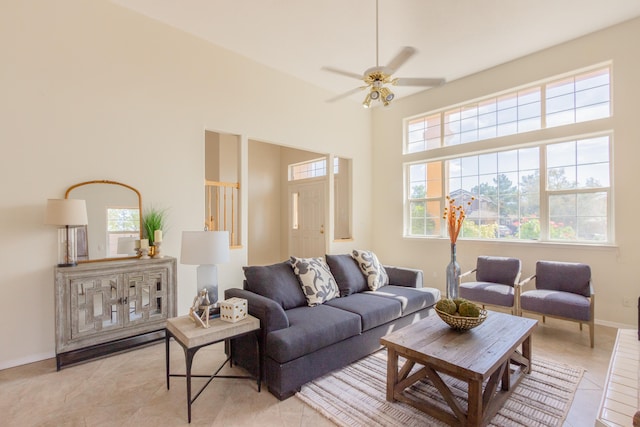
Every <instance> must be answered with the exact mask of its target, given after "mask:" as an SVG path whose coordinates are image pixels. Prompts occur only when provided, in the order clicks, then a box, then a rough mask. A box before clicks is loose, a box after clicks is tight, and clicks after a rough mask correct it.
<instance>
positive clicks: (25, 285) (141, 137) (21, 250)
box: [0, 0, 371, 369]
mask: <svg viewBox="0 0 640 427" xmlns="http://www.w3.org/2000/svg"><path fill="white" fill-rule="evenodd" d="M0 57H1V58H2V67H0V93H2V96H1V97H0V116H1V117H2V126H0V144H2V145H1V146H2V156H0V181H1V182H2V186H1V187H0V236H1V238H0V257H1V259H2V274H0V292H1V294H2V298H0V336H1V337H2V342H3V344H2V351H1V352H0V369H1V368H6V367H9V366H14V365H18V364H23V363H28V362H31V361H35V360H40V359H43V358H48V357H52V356H53V355H54V299H53V289H54V287H53V266H54V264H55V262H56V257H57V255H56V230H55V228H52V227H49V226H45V225H44V224H43V222H44V207H45V203H46V199H47V198H55V197H62V196H64V191H65V189H66V188H67V187H69V186H70V185H72V184H74V183H77V182H81V181H87V180H92V179H111V180H115V181H119V182H124V183H127V184H129V185H132V186H134V187H136V188H137V189H138V190H139V191H140V192H141V194H142V201H143V205H149V204H153V205H154V206H158V207H166V208H167V209H168V213H169V218H168V220H169V230H168V232H167V233H166V235H165V238H164V243H163V252H165V253H166V254H167V255H173V256H176V257H179V250H180V235H181V232H182V231H183V230H200V229H201V228H202V223H203V218H202V212H203V211H204V200H203V196H202V193H203V190H202V183H203V180H204V132H205V130H212V131H216V132H220V133H228V134H235V135H238V136H239V139H240V145H241V153H240V162H241V163H242V164H243V169H242V170H241V171H240V172H241V173H240V181H241V185H244V184H245V183H246V182H247V180H248V171H247V160H248V157H247V153H246V151H247V149H248V140H249V139H250V138H256V139H258V140H264V141H273V142H276V143H278V144H283V145H286V146H291V147H298V148H300V149H304V150H310V151H322V152H333V153H335V154H337V155H341V156H345V157H351V158H355V157H357V154H358V153H361V152H364V153H369V152H370V151H371V150H370V144H371V134H370V114H369V113H368V112H366V111H363V109H361V108H358V106H357V104H356V103H352V102H348V101H347V102H341V103H333V104H327V103H326V102H324V101H325V99H327V98H329V97H330V96H332V94H331V93H329V92H327V91H325V90H321V89H319V88H317V87H314V86H312V85H309V84H306V83H303V82H302V81H299V80H296V79H292V78H291V77H289V76H287V75H284V74H281V73H278V72H275V71H274V70H272V69H269V68H266V67H263V66H260V65H258V64H256V63H253V62H251V61H249V60H247V59H246V58H243V57H240V56H237V55H235V54H232V53H230V52H228V51H226V50H224V49H221V48H218V47H216V46H212V45H210V44H208V43H206V42H204V41H202V40H199V39H196V38H194V37H192V36H190V35H187V34H185V33H182V32H180V31H177V30H175V29H173V28H171V27H168V26H165V25H162V24H160V23H158V22H155V21H153V20H151V19H148V18H145V17H143V16H141V15H138V14H136V13H134V12H132V11H130V10H127V9H124V8H121V7H119V6H117V5H114V4H112V3H110V2H108V1H106V0H92V1H85V0H58V1H55V2H52V1H48V0H23V1H15V2H14V1H11V2H9V1H5V2H1V3H0ZM275 99H277V100H278V103H277V104H274V103H273V100H275ZM326 123H332V126H326ZM354 175H355V179H358V180H360V181H363V182H366V181H367V180H368V179H369V177H370V175H371V169H370V157H369V154H367V155H366V156H365V158H364V161H362V163H360V164H358V165H357V167H354ZM370 196H371V189H370V188H369V187H368V186H366V187H363V188H362V189H361V191H360V192H359V193H358V195H357V200H356V205H357V206H362V207H363V208H362V209H359V210H358V211H356V212H355V215H357V216H359V217H362V218H363V219H362V220H360V221H359V222H358V223H357V224H356V231H357V232H356V235H357V236H358V238H359V239H360V240H358V241H357V242H358V244H359V245H362V246H363V247H367V246H369V245H370V241H369V240H368V239H369V235H370V233H369V230H370V225H371V219H370V215H369V213H368V210H367V209H365V207H366V206H367V204H368V201H369V200H370ZM242 197H243V206H246V196H245V195H242ZM242 222H243V227H245V228H244V229H246V226H247V213H246V211H244V212H243V217H242ZM246 248H247V241H246V236H243V249H240V250H234V251H232V252H233V253H232V261H231V262H230V263H229V264H225V265H221V266H220V269H219V279H220V282H221V288H222V290H221V292H222V291H223V290H224V289H225V288H228V287H235V286H241V283H242V270H241V268H240V266H242V265H246V264H247V251H246ZM195 278H196V273H195V267H193V266H187V265H181V264H179V265H178V312H179V314H185V313H186V312H187V311H188V307H189V305H190V304H191V301H192V300H193V296H194V295H195Z"/></svg>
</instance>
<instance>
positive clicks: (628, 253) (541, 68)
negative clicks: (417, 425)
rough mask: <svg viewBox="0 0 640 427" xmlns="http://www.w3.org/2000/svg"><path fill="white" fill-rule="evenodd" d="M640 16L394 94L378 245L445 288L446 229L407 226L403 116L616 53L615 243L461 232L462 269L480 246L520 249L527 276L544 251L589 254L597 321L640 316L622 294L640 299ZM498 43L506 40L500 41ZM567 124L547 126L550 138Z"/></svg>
mask: <svg viewBox="0 0 640 427" xmlns="http://www.w3.org/2000/svg"><path fill="white" fill-rule="evenodd" d="M637 40H640V19H636V20H633V21H630V22H627V23H624V24H622V25H618V26H615V27H612V28H610V29H607V30H605V31H601V32H598V33H594V34H592V35H589V36H587V37H583V38H580V39H578V40H575V41H572V42H570V43H566V44H563V45H559V46H556V47H554V48H551V49H548V50H545V51H542V52H539V53H536V54H534V55H530V56H527V57H524V58H522V59H519V60H516V61H513V62H510V63H507V64H504V65H500V66H498V67H495V68H492V69H490V70H487V71H484V72H481V73H478V74H475V75H472V76H469V77H467V78H463V79H460V80H457V81H453V82H449V83H447V84H446V85H445V86H442V87H440V88H437V89H433V90H429V91H426V92H422V93H420V94H417V95H414V96H412V97H408V98H405V99H401V100H399V101H398V102H394V106H393V108H391V109H386V110H383V109H375V110H374V112H373V118H374V120H373V128H374V131H373V140H374V148H373V169H374V171H375V173H374V175H373V184H374V188H375V194H376V197H379V198H380V199H382V200H384V201H385V203H384V204H383V205H382V206H384V208H383V209H382V208H381V209H374V230H375V232H374V233H373V239H374V248H375V250H376V252H379V256H380V258H382V260H384V262H388V263H392V264H393V263H402V264H405V265H409V266H413V267H416V268H421V269H423V270H424V272H425V277H426V281H427V282H428V283H429V284H431V285H433V286H435V287H438V288H440V289H441V290H444V283H445V279H444V270H445V266H446V264H447V263H448V261H449V241H448V240H447V239H436V240H434V239H406V238H403V237H402V235H403V233H402V230H403V229H402V227H403V220H402V216H403V170H402V162H403V161H404V158H403V156H402V119H403V118H404V117H410V116H413V115H416V114H420V113H424V112H427V111H431V110H435V109H439V108H442V107H445V106H449V105H453V104H457V103H459V102H463V101H465V100H470V99H474V98H478V97H482V96H485V95H488V94H492V93H496V92H500V91H503V90H507V89H510V88H514V87H517V86H520V85H525V84H528V83H530V82H534V81H537V80H540V79H545V78H548V77H551V76H554V75H557V74H561V73H565V72H569V71H572V70H576V69H580V68H582V67H587V66H590V65H593V64H597V63H601V62H603V61H609V60H612V61H613V77H612V82H613V108H614V114H613V118H612V119H611V120H610V121H609V122H610V123H611V125H612V129H613V131H614V142H613V153H614V155H613V159H612V162H611V164H612V165H613V170H614V179H613V182H614V194H613V197H614V214H615V216H614V218H615V227H616V233H615V240H616V244H615V246H612V247H589V246H580V245H561V244H536V243H506V242H480V241H465V240H462V241H458V245H457V246H458V251H457V252H458V260H459V262H460V263H461V265H462V268H463V271H464V270H469V269H471V268H472V267H473V266H474V265H475V260H476V257H477V256H478V255H482V254H485V255H510V256H517V257H519V258H521V259H522V262H523V277H527V276H528V275H531V274H533V272H534V269H535V262H536V260H539V259H548V260H566V261H577V262H586V263H588V264H590V265H591V267H592V270H593V279H594V286H595V292H596V295H597V296H596V321H597V322H599V323H604V324H611V325H620V324H625V325H635V324H636V323H637V308H636V303H635V302H634V303H633V304H632V306H631V307H624V306H623V304H622V302H623V298H624V297H633V300H634V301H637V297H638V296H639V295H640V276H639V275H638V269H637V266H638V262H639V261H640V245H639V244H638V242H639V241H640V226H639V225H638V223H639V221H638V218H637V216H638V212H640V199H639V198H638V182H639V181H640V179H639V178H640V169H639V168H638V158H640V144H638V142H639V141H640V127H638V123H637V122H638V119H637V116H638V100H639V99H640V83H639V80H638V76H640V56H639V55H637V54H636V48H635V43H636V42H637ZM497 48H499V46H498V47H497ZM561 132H562V129H560V128H555V129H552V130H549V131H547V132H541V133H540V137H541V138H544V139H552V138H554V137H555V136H557V135H558V134H559V133H561Z"/></svg>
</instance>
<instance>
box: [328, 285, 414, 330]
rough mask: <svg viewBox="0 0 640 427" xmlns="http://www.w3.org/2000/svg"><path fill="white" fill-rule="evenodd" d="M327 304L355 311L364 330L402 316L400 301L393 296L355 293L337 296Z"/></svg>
mask: <svg viewBox="0 0 640 427" xmlns="http://www.w3.org/2000/svg"><path fill="white" fill-rule="evenodd" d="M327 305H329V306H331V307H336V308H339V309H341V310H346V311H349V312H351V313H355V314H357V315H358V316H360V318H361V319H362V331H363V332H364V331H368V330H369V329H373V328H375V327H376V326H380V325H383V324H385V323H387V322H390V321H392V320H395V319H397V318H398V317H400V316H402V305H401V303H400V301H398V300H394V299H391V298H377V297H375V296H373V295H367V294H365V293H359V294H353V295H350V296H349V297H345V298H336V299H334V300H331V301H329V302H327Z"/></svg>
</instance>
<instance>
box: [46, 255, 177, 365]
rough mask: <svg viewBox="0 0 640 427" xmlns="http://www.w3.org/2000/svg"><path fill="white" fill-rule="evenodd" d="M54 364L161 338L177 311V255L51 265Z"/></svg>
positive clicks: (85, 358)
mask: <svg viewBox="0 0 640 427" xmlns="http://www.w3.org/2000/svg"><path fill="white" fill-rule="evenodd" d="M55 283H56V284H55V288H56V289H55V298H56V365H57V368H58V370H59V369H60V368H61V367H62V366H64V365H69V364H73V363H77V362H81V361H83V360H87V359H91V358H94V357H100V356H104V355H107V354H110V353H114V352H117V351H121V350H125V349H128V348H132V347H136V346H140V345H143V344H147V343H149V342H152V341H156V340H160V339H163V338H164V336H165V330H164V329H165V325H166V320H167V319H168V318H170V317H175V315H176V259H175V258H172V257H164V258H158V259H154V258H152V259H149V260H140V259H128V260H122V261H107V262H95V263H84V264H79V265H78V266H75V267H56V268H55Z"/></svg>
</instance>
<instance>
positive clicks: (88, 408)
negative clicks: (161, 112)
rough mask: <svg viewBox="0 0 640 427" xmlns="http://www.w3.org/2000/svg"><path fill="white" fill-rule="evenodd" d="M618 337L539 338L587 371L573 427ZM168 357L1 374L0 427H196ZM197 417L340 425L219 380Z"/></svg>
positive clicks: (241, 383) (295, 403)
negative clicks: (167, 372)
mask: <svg viewBox="0 0 640 427" xmlns="http://www.w3.org/2000/svg"><path fill="white" fill-rule="evenodd" d="M615 334H616V330H615V329H613V328H607V327H603V326H596V346H595V348H594V349H591V348H590V347H589V338H588V328H584V330H583V331H582V332H580V331H579V330H578V325H577V324H574V323H569V322H563V321H559V320H554V319H548V320H547V323H546V324H544V325H543V324H542V323H540V325H539V327H538V328H537V330H536V332H535V333H534V337H533V352H534V357H535V356H538V357H544V358H549V359H553V360H556V361H559V362H563V363H566V364H571V365H574V366H582V367H583V368H585V369H586V372H585V375H584V377H583V379H582V381H581V383H580V386H579V391H578V393H577V394H576V397H575V399H574V402H573V405H572V407H571V411H570V413H569V416H568V418H567V420H566V422H565V426H566V427H584V426H593V424H594V419H595V416H596V413H597V408H598V405H599V402H600V397H601V394H602V387H603V384H604V379H605V376H606V371H607V369H608V363H609V358H610V355H611V349H612V348H613V343H614V341H615ZM164 354H165V353H164V343H158V344H154V345H150V346H148V347H145V348H141V349H137V350H134V351H129V352H126V353H121V354H118V355H115V356H111V357H107V358H104V359H100V360H94V361H91V362H88V363H84V364H81V365H76V366H72V367H68V368H65V369H63V370H61V371H60V372H56V369H55V361H54V360H53V359H49V360H45V361H41V362H37V363H32V364H29V365H24V366H20V367H16V368H11V369H6V370H3V371H0V425H1V426H20V427H22V426H56V427H58V426H153V427H159V426H180V425H188V424H187V410H186V409H187V408H186V391H185V381H184V379H182V378H172V380H171V390H167V389H166V383H165V358H164ZM222 360H224V354H223V347H222V345H221V344H216V345H213V346H210V347H205V348H203V349H202V350H200V351H199V352H198V353H197V355H196V357H195V360H194V372H205V373H206V372H209V371H210V370H213V369H214V367H216V366H218V365H219V363H220V362H221V361H222ZM171 361H172V369H175V370H178V369H181V370H182V372H184V353H183V351H182V349H181V348H180V347H179V346H178V345H177V344H176V343H173V342H172V344H171ZM225 369H227V370H228V369H229V368H228V367H227V368H225ZM233 369H237V368H233ZM239 373H240V372H239ZM204 381H205V380H202V379H197V380H194V384H195V385H196V386H197V385H199V384H203V382H204ZM192 411H193V412H192V414H193V415H192V422H191V425H193V426H332V425H333V424H332V423H331V422H329V421H328V420H326V419H325V418H323V417H322V416H321V415H319V414H318V413H317V412H315V411H314V410H313V409H310V408H309V407H307V406H305V405H304V404H303V403H301V402H300V401H299V400H298V399H297V398H295V397H292V398H290V399H287V400H285V401H278V400H277V399H276V398H275V397H274V396H273V395H271V394H270V393H269V392H268V391H266V390H265V389H263V390H262V392H261V393H258V392H257V388H256V384H255V382H252V381H248V380H237V379H216V380H214V381H213V382H212V383H211V384H210V385H209V387H207V388H206V389H205V391H204V392H203V393H202V395H201V396H200V397H199V398H198V400H197V401H196V402H195V403H194V404H193V407H192Z"/></svg>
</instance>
